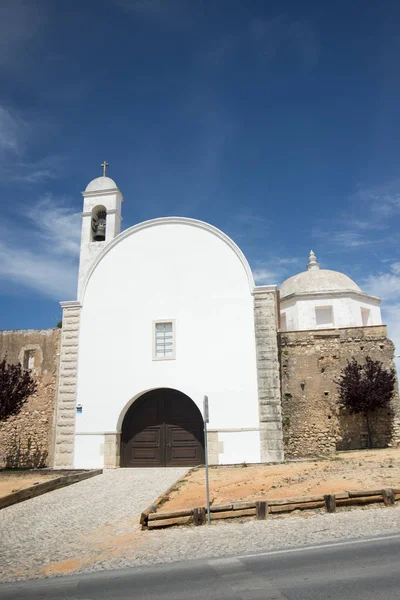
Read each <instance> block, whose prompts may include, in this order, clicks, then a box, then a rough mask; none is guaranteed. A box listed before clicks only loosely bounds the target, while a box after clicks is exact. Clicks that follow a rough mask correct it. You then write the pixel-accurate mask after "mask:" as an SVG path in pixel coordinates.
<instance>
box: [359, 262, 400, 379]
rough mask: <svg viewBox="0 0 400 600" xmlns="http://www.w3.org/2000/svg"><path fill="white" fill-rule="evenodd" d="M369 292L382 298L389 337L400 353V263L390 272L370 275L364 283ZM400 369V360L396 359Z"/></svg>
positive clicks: (395, 263) (391, 267)
mask: <svg viewBox="0 0 400 600" xmlns="http://www.w3.org/2000/svg"><path fill="white" fill-rule="evenodd" d="M362 289H364V290H365V291H366V292H368V293H369V294H372V295H374V296H378V297H380V298H382V318H383V322H384V323H386V325H387V328H388V337H389V338H390V339H391V340H392V341H393V342H394V344H395V347H396V352H397V354H400V263H399V262H393V263H392V264H391V265H390V272H386V273H380V274H378V275H369V276H368V277H367V278H366V279H365V281H364V283H363V285H362ZM396 365H397V369H398V370H399V367H400V361H399V360H398V359H396Z"/></svg>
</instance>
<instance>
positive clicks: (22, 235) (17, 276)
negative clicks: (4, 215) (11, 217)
mask: <svg viewBox="0 0 400 600" xmlns="http://www.w3.org/2000/svg"><path fill="white" fill-rule="evenodd" d="M24 218H25V219H27V221H28V222H26V221H24ZM16 222H18V223H19V227H21V226H22V227H23V229H19V230H17V228H16V226H15V225H10V224H3V225H2V232H1V233H2V235H1V238H2V241H1V242H0V283H1V290H2V291H3V293H4V292H6V291H7V287H6V286H7V282H11V283H13V284H17V285H18V286H21V287H22V288H26V289H31V290H34V291H35V292H37V293H39V294H40V295H42V296H45V297H49V298H52V299H54V300H58V301H60V300H65V299H73V298H75V297H76V285H77V275H78V273H77V271H78V256H79V236H80V215H79V213H76V212H74V211H73V210H71V208H69V207H67V206H65V205H63V204H61V203H59V202H56V201H55V200H54V199H53V198H51V197H46V198H45V199H43V200H41V201H39V202H38V203H37V204H36V206H35V208H34V209H29V210H28V211H27V212H25V213H23V212H22V211H21V214H19V215H18V218H16ZM15 239H18V242H19V243H18V245H17V244H16V243H15ZM24 242H25V244H24Z"/></svg>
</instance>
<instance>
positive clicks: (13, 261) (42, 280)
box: [0, 242, 78, 301]
mask: <svg viewBox="0 0 400 600" xmlns="http://www.w3.org/2000/svg"><path fill="white" fill-rule="evenodd" d="M77 276H78V275H77V265H76V263H74V262H68V261H63V260H59V259H56V258H52V257H51V256H50V255H48V254H42V253H36V252H34V251H32V250H20V249H18V248H15V247H14V248H13V247H9V246H7V245H6V244H3V243H2V242H0V280H3V282H2V285H1V288H2V289H3V290H6V284H5V282H7V281H10V282H13V283H16V284H18V285H21V286H22V287H25V288H29V289H31V290H34V291H36V292H38V293H39V294H40V295H42V296H47V297H49V298H52V299H54V300H59V301H60V300H64V299H68V300H69V299H71V298H74V297H75V296H76V285H77Z"/></svg>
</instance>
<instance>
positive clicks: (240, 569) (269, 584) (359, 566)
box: [0, 535, 400, 600]
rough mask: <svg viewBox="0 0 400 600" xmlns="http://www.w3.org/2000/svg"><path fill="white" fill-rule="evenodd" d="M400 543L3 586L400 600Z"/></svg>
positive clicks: (219, 599) (50, 594) (145, 595)
mask: <svg viewBox="0 0 400 600" xmlns="http://www.w3.org/2000/svg"><path fill="white" fill-rule="evenodd" d="M399 564H400V535H393V536H388V537H384V538H375V539H370V540H362V541H360V540H358V541H357V540H356V541H349V542H343V543H337V544H327V545H324V546H313V547H309V548H298V549H291V550H282V551H278V552H271V553H268V552H265V553H262V554H254V555H241V556H235V557H230V558H223V559H210V560H201V561H198V560H196V561H187V562H181V563H172V564H169V565H162V566H156V567H144V568H138V569H129V570H121V571H111V572H98V573H92V574H89V575H81V576H74V577H60V578H54V579H42V580H36V581H28V582H22V583H14V584H3V585H0V599H7V600H11V599H15V600H16V599H17V598H18V600H21V599H22V598H23V599H24V600H25V599H26V600H39V599H40V600H50V599H51V600H52V599H54V600H61V599H65V600H67V599H68V600H95V599H96V600H101V599H107V600H113V599H119V600H128V599H131V598H135V599H151V600H159V599H160V600H161V599H162V600H183V599H190V600H200V599H202V600H203V599H206V598H207V599H212V600H227V599H232V600H233V599H239V600H259V599H263V600H325V599H328V598H329V600H360V599H361V598H362V600H379V599H380V598H382V599H384V600H392V599H393V600H394V599H396V600H399V598H400V568H399Z"/></svg>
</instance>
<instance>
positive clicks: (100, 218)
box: [92, 206, 107, 242]
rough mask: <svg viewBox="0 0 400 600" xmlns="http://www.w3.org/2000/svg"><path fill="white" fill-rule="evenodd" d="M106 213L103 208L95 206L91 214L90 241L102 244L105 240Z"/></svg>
mask: <svg viewBox="0 0 400 600" xmlns="http://www.w3.org/2000/svg"><path fill="white" fill-rule="evenodd" d="M106 228H107V211H106V209H105V208H104V207H103V206H97V207H96V208H95V209H93V214H92V240H93V241H94V242H104V241H105V239H106Z"/></svg>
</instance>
